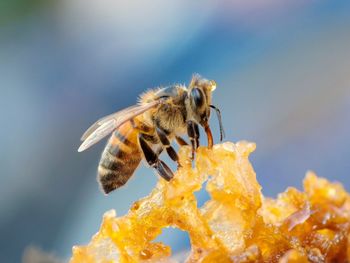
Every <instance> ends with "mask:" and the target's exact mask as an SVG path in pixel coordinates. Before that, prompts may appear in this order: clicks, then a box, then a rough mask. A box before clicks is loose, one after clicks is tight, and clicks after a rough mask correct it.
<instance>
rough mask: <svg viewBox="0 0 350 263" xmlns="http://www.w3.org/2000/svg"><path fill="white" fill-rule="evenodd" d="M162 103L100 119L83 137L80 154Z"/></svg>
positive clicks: (129, 109) (149, 104)
mask: <svg viewBox="0 0 350 263" xmlns="http://www.w3.org/2000/svg"><path fill="white" fill-rule="evenodd" d="M160 102H161V101H160V100H157V101H153V102H150V103H147V104H143V105H134V106H131V107H128V108H126V109H124V110H121V111H118V112H116V113H113V114H110V115H107V116H105V117H103V118H101V119H99V120H98V121H97V122H95V123H94V124H93V125H91V127H90V128H89V129H87V131H86V132H85V133H84V134H83V136H82V137H81V140H82V141H83V143H82V144H81V145H80V147H79V149H78V152H82V151H85V150H86V149H88V148H90V147H91V146H92V145H94V144H96V143H97V142H99V141H100V140H101V139H103V138H104V137H106V136H107V135H108V134H110V133H111V132H112V131H113V130H115V129H117V128H119V127H120V126H121V125H122V124H124V123H125V122H127V121H128V120H130V119H132V118H134V117H136V116H138V115H140V114H142V113H144V112H145V111H147V110H149V109H151V108H154V107H156V106H157V105H159V104H160Z"/></svg>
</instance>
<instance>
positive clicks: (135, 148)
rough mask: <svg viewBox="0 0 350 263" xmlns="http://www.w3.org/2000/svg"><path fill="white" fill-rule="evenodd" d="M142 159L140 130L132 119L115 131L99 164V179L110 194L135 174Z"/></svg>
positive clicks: (105, 190) (104, 189)
mask: <svg viewBox="0 0 350 263" xmlns="http://www.w3.org/2000/svg"><path fill="white" fill-rule="evenodd" d="M141 159H142V153H141V151H140V148H139V144H138V132H137V130H135V129H133V127H132V125H131V123H130V121H129V122H126V123H125V124H123V125H122V126H121V127H120V128H119V129H118V130H116V131H115V132H113V134H112V136H111V138H110V139H109V141H108V143H107V145H106V147H105V149H104V151H103V153H102V157H101V160H100V163H99V166H98V180H99V182H100V184H101V186H102V189H103V191H104V192H105V193H106V194H108V193H109V192H111V191H113V190H115V189H116V188H119V187H121V186H122V185H124V184H125V183H126V182H127V181H128V180H129V178H130V177H131V176H132V175H133V173H134V171H135V170H136V168H137V166H138V165H139V163H140V161H141Z"/></svg>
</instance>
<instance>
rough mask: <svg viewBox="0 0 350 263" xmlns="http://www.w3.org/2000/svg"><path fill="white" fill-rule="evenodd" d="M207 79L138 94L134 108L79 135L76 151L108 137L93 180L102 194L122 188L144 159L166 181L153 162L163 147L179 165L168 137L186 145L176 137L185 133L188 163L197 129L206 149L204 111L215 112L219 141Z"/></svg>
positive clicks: (167, 174) (167, 175) (166, 172)
mask: <svg viewBox="0 0 350 263" xmlns="http://www.w3.org/2000/svg"><path fill="white" fill-rule="evenodd" d="M215 88H216V83H215V81H213V80H207V79H204V78H202V77H201V76H199V75H194V76H193V77H192V80H191V82H190V84H189V86H188V88H187V87H186V86H184V85H180V84H176V85H171V86H168V87H164V88H158V89H153V90H149V91H147V92H145V93H143V94H142V95H141V96H140V99H139V102H138V104H136V105H134V106H131V107H129V108H126V109H123V110H121V111H118V112H116V113H113V114H111V115H108V116H106V117H104V118H102V119H100V120H98V121H97V122H96V123H94V124H93V125H92V126H91V127H90V128H89V129H88V130H87V131H86V132H85V133H84V134H83V136H82V138H81V140H82V141H83V143H82V144H81V146H80V147H79V149H78V152H82V151H84V150H86V149H88V148H89V147H91V146H92V145H94V144H96V143H97V142H98V141H100V140H101V139H102V138H104V137H105V136H107V135H108V134H110V133H112V135H111V137H110V139H109V141H108V143H107V145H106V147H105V149H104V151H103V153H102V156H101V159H100V162H99V166H98V181H99V182H100V185H101V187H102V189H103V191H104V192H105V193H106V194H108V193H109V192H111V191H113V190H115V189H116V188H119V187H121V186H123V185H124V184H125V183H126V182H127V181H128V180H129V178H130V177H131V176H132V175H133V173H134V172H135V170H136V168H137V167H138V165H139V163H140V162H141V160H142V159H143V158H144V159H145V160H146V161H147V163H148V164H149V165H150V166H151V167H153V168H154V169H155V170H156V171H157V173H158V174H159V175H160V176H161V177H162V178H164V179H165V180H167V181H170V180H171V179H172V178H173V176H174V174H173V172H172V171H171V169H170V168H169V167H168V166H167V165H166V164H165V163H164V162H163V161H162V160H160V159H159V158H158V156H159V155H160V153H161V152H162V151H163V150H164V149H165V150H166V152H167V154H168V155H169V157H170V158H171V159H172V160H173V161H175V162H177V164H178V166H180V163H179V158H178V155H177V153H176V151H175V150H174V148H173V147H172V146H171V142H172V141H173V139H175V140H176V141H177V143H178V144H179V145H180V146H182V145H188V144H187V142H186V141H185V140H184V139H182V137H181V136H182V135H184V134H187V135H188V137H189V140H190V142H191V146H192V159H193V158H194V154H195V151H196V149H197V148H198V146H199V125H201V126H202V127H203V128H204V130H205V132H206V135H207V140H208V147H209V148H211V147H212V146H213V136H212V133H211V130H210V127H209V117H210V108H212V109H214V110H215V111H216V113H217V117H218V120H219V126H220V141H221V140H222V139H223V136H224V130H223V126H222V121H221V113H220V110H219V109H218V108H217V107H215V106H214V105H212V104H211V98H212V92H213V91H214V90H215Z"/></svg>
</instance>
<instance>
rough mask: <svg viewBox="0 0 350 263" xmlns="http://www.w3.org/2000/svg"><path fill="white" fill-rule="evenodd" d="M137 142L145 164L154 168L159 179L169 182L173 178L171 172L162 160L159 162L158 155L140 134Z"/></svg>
mask: <svg viewBox="0 0 350 263" xmlns="http://www.w3.org/2000/svg"><path fill="white" fill-rule="evenodd" d="M139 142H140V146H141V149H142V151H143V154H144V156H145V159H146V161H147V163H148V164H149V165H150V166H151V167H153V168H155V169H156V170H157V172H158V174H159V175H160V176H161V177H163V178H164V179H165V180H167V181H170V180H171V179H172V178H173V177H174V174H173V172H172V171H171V170H170V168H169V167H168V166H167V165H166V164H165V163H164V162H163V161H162V160H159V158H158V154H157V153H155V152H154V151H153V150H152V148H151V147H150V146H149V145H148V143H147V142H146V140H145V138H144V137H143V135H142V134H140V135H139Z"/></svg>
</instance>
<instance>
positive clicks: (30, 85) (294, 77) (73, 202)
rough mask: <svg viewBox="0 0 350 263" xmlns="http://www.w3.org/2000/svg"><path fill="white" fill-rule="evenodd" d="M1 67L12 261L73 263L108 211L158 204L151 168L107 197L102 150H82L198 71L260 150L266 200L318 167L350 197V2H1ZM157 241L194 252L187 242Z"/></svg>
mask: <svg viewBox="0 0 350 263" xmlns="http://www.w3.org/2000/svg"><path fill="white" fill-rule="evenodd" d="M0 58H1V59H0V76H1V77H0V85H1V93H0V105H1V111H0V120H1V130H0V135H1V136H0V140H1V141H0V145H1V151H0V153H1V158H0V174H1V184H0V233H1V235H0V242H1V246H0V262H19V261H20V260H21V258H22V254H23V251H24V250H25V248H26V247H28V246H31V245H34V246H38V247H40V248H42V249H43V250H44V251H49V252H53V253H54V254H55V255H56V256H57V257H59V258H62V259H68V258H69V257H70V255H71V248H72V246H73V245H75V244H86V243H87V242H88V241H89V240H90V238H91V236H92V235H93V234H94V233H95V232H97V230H98V228H99V225H100V222H101V216H102V214H103V213H104V212H105V211H107V210H109V209H112V208H113V209H116V211H117V214H118V215H123V214H124V213H126V212H127V210H128V208H129V206H130V205H131V204H132V202H133V201H135V200H136V199H138V198H140V197H143V196H145V195H147V193H149V191H150V190H151V189H152V188H153V186H154V185H155V183H156V180H157V179H156V176H154V172H153V171H152V170H150V169H148V168H147V167H146V166H145V165H142V166H141V168H140V169H139V170H138V171H137V173H136V174H135V176H134V177H133V178H132V179H131V180H130V182H129V183H128V184H127V186H125V187H124V188H121V189H120V190H117V191H115V192H113V193H112V194H110V195H109V196H105V195H103V194H102V193H101V192H100V190H99V187H98V184H97V182H96V179H95V178H96V168H97V164H98V160H99V156H100V153H101V151H102V149H103V147H104V143H100V144H98V145H96V146H95V147H93V148H92V149H90V150H89V151H87V152H84V153H82V154H78V152H77V148H78V146H79V144H80V141H79V138H80V136H81V134H82V133H83V132H84V130H85V129H86V128H87V127H88V126H89V125H90V124H91V123H92V122H94V121H95V120H96V119H98V118H99V117H101V116H104V115H107V114H109V113H111V112H114V111H116V110H119V109H122V108H124V107H127V106H129V105H132V104H134V103H135V101H136V98H137V96H138V94H139V93H141V92H142V91H144V90H146V89H148V88H152V87H155V86H158V85H167V84H172V83H175V82H179V83H188V82H189V80H190V78H191V75H192V73H195V72H197V73H200V74H201V75H203V76H205V77H207V78H210V79H214V80H216V81H217V83H218V88H217V89H216V91H215V94H214V103H215V104H216V105H218V106H219V107H220V108H221V110H222V113H223V120H224V125H225V128H226V135H227V137H226V140H230V141H238V140H243V139H244V140H249V141H254V142H256V143H257V150H256V151H255V152H254V153H253V154H252V156H251V160H252V162H253V165H254V167H255V169H256V172H257V177H258V180H259V182H260V183H261V184H262V186H263V193H264V194H265V195H267V196H275V195H276V194H277V193H278V192H281V191H283V190H284V189H285V188H286V187H287V186H290V185H292V186H296V187H299V188H300V187H301V185H302V183H301V182H302V179H303V177H304V175H305V172H306V171H307V170H308V169H312V170H314V171H315V172H316V173H317V174H318V175H320V176H323V177H327V178H329V179H330V180H337V181H341V182H343V183H344V185H345V187H346V188H347V190H350V177H349V171H350V140H349V134H350V114H349V112H350V1H338V0H332V1H324V0H323V1H322V0H320V1H310V0H308V1H306V0H284V1H280V0H266V1H257V0H256V1H255V0H248V1H247V0H245V1H243V0H242V1H238V0H234V1H229V0H226V1H209V0H206V1H184V0H180V1H161V0H155V1H137V2H136V1H135V2H132V1H119V0H88V1H87V0H62V1H40V0H27V1H21V0H1V1H0ZM211 122H212V126H213V129H214V134H215V139H216V140H217V139H218V132H217V123H216V120H215V119H214V118H212V120H211ZM204 142H205V141H204ZM163 158H165V157H163ZM165 159H166V158H165ZM198 196H199V198H200V199H201V201H200V202H201V203H203V202H204V201H205V199H206V198H207V196H206V195H205V194H204V193H199V194H198ZM159 240H163V241H164V242H165V243H167V244H169V245H171V246H172V247H173V249H174V251H175V252H176V251H180V250H183V249H185V248H186V247H188V246H189V242H188V237H187V236H186V234H185V233H183V232H181V231H179V230H176V231H175V230H166V231H164V233H163V234H162V236H161V237H160V238H159Z"/></svg>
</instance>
